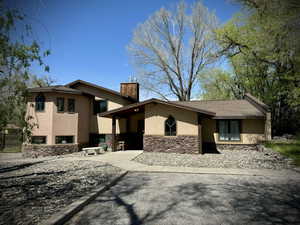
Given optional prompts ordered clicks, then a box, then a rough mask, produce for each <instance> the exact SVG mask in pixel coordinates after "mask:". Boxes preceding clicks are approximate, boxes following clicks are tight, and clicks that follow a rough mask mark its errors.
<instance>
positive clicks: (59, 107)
mask: <svg viewBox="0 0 300 225" xmlns="http://www.w3.org/2000/svg"><path fill="white" fill-rule="evenodd" d="M56 101H57V104H56V105H57V112H63V111H65V99H64V98H57V99H56Z"/></svg>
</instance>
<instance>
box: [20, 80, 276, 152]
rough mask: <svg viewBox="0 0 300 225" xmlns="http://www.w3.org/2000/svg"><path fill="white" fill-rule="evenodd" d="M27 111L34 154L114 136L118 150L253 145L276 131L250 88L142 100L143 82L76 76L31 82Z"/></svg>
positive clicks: (27, 149) (111, 139)
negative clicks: (196, 97)
mask: <svg viewBox="0 0 300 225" xmlns="http://www.w3.org/2000/svg"><path fill="white" fill-rule="evenodd" d="M29 92H30V97H29V98H28V103H27V118H29V122H30V124H31V125H32V126H33V129H32V137H31V140H30V141H27V143H24V144H23V153H24V154H25V155H27V156H36V155H55V154H65V153H70V152H76V151H79V150H80V149H81V148H82V147H84V146H97V145H99V144H100V143H107V144H108V145H109V146H110V147H111V148H112V150H116V148H117V143H118V142H119V141H123V142H124V143H125V148H126V149H143V150H144V151H157V152H177V153H205V152H207V151H209V150H210V149H213V148H215V149H222V148H227V149H241V148H244V149H245V148H247V149H253V148H255V145H256V144H257V143H259V142H261V141H264V140H268V139H270V138H271V122H270V117H271V115H270V112H269V110H268V107H267V106H266V105H265V104H264V103H262V102H261V101H259V100H258V99H256V98H255V97H253V96H251V95H250V94H246V95H245V96H244V98H243V99H241V100H223V101H221V100H220V101H219V100H212V101H162V100H158V99H154V98H152V99H148V100H145V101H139V84H138V83H121V87H120V92H116V91H113V90H110V89H107V88H104V87H101V86H98V85H96V84H92V83H89V82H86V81H82V80H76V81H74V82H71V83H69V84H66V85H64V86H63V85H58V86H50V87H41V88H31V89H29Z"/></svg>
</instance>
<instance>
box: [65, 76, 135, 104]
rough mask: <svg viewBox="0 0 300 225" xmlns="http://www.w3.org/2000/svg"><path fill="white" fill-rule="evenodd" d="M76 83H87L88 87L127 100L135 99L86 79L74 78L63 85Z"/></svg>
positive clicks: (69, 85)
mask: <svg viewBox="0 0 300 225" xmlns="http://www.w3.org/2000/svg"><path fill="white" fill-rule="evenodd" d="M77 84H84V85H87V86H90V87H94V88H96V89H99V90H101V91H105V92H107V93H110V94H113V95H116V96H118V97H121V98H124V99H126V100H128V101H131V102H135V100H134V99H132V98H130V97H129V96H123V95H121V94H120V93H119V92H117V91H114V90H111V89H108V88H105V87H102V86H99V85H96V84H93V83H90V82H87V81H84V80H75V81H73V82H71V83H68V84H66V85H65V86H66V87H73V86H75V85H77Z"/></svg>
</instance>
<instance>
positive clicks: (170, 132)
mask: <svg viewBox="0 0 300 225" xmlns="http://www.w3.org/2000/svg"><path fill="white" fill-rule="evenodd" d="M165 136H176V120H175V119H174V117H173V116H169V117H168V119H166V121H165Z"/></svg>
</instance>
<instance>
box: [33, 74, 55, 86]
mask: <svg viewBox="0 0 300 225" xmlns="http://www.w3.org/2000/svg"><path fill="white" fill-rule="evenodd" d="M55 83H56V80H55V79H54V78H53V77H51V76H49V75H44V76H40V77H38V76H36V75H31V76H30V77H29V83H28V85H27V86H29V87H49V86H51V85H53V84H55Z"/></svg>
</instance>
